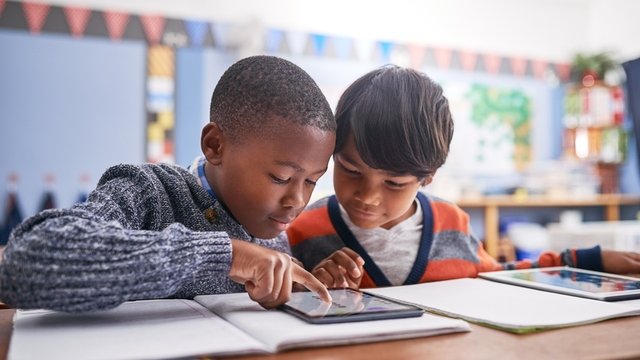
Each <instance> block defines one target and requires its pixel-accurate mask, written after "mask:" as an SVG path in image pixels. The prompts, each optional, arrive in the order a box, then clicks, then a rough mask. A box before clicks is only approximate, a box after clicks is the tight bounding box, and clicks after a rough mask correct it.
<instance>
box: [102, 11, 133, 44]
mask: <svg viewBox="0 0 640 360" xmlns="http://www.w3.org/2000/svg"><path fill="white" fill-rule="evenodd" d="M102 16H103V17H104V22H105V24H106V26H107V32H109V38H111V40H120V39H122V35H124V31H125V29H126V28H127V24H128V23H129V14H125V13H121V12H117V11H105V12H103V13H102Z"/></svg>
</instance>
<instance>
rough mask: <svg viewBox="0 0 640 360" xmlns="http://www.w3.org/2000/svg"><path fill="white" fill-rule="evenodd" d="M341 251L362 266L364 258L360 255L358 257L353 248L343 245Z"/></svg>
mask: <svg viewBox="0 0 640 360" xmlns="http://www.w3.org/2000/svg"><path fill="white" fill-rule="evenodd" d="M340 250H342V251H343V252H345V253H346V254H347V255H348V256H349V257H350V258H351V259H352V260H353V261H355V262H356V263H357V264H358V265H360V266H362V265H364V259H363V258H362V257H360V255H358V253H357V252H355V251H354V250H353V249H351V248H348V247H346V246H345V247H343V248H342V249H340Z"/></svg>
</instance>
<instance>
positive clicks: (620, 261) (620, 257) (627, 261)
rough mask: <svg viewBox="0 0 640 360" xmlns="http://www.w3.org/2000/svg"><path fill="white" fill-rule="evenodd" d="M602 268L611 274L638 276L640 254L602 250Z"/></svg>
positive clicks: (639, 272)
mask: <svg viewBox="0 0 640 360" xmlns="http://www.w3.org/2000/svg"><path fill="white" fill-rule="evenodd" d="M601 254H602V268H603V269H604V271H606V272H608V273H613V274H640V254H639V253H635V252H625V251H615V250H602V252H601Z"/></svg>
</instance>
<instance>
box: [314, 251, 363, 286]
mask: <svg viewBox="0 0 640 360" xmlns="http://www.w3.org/2000/svg"><path fill="white" fill-rule="evenodd" d="M312 273H313V275H314V276H315V277H317V278H318V280H320V281H322V283H323V284H325V285H326V286H327V287H329V288H339V287H349V288H353V289H358V288H359V287H360V282H361V281H362V276H363V275H364V260H363V259H362V258H361V257H360V255H358V254H357V253H356V252H355V251H353V250H351V249H349V248H348V247H343V248H342V249H340V250H336V251H335V252H334V253H333V254H331V255H329V256H328V257H327V258H325V259H324V260H322V261H321V262H320V263H319V264H318V265H316V267H314V268H313V271H312Z"/></svg>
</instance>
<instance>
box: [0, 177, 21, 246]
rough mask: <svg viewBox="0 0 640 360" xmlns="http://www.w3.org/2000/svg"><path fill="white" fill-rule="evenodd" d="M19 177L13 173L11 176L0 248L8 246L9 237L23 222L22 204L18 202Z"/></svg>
mask: <svg viewBox="0 0 640 360" xmlns="http://www.w3.org/2000/svg"><path fill="white" fill-rule="evenodd" d="M17 184H18V175H17V174H15V173H11V174H10V175H9V182H8V189H7V202H6V205H5V211H4V221H3V222H2V226H1V227H0V246H3V245H6V244H7V242H8V241H9V235H10V234H11V230H13V229H14V228H15V227H16V226H18V224H20V223H21V222H22V220H23V217H22V210H21V208H20V202H19V201H18V191H17V188H18V186H17Z"/></svg>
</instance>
